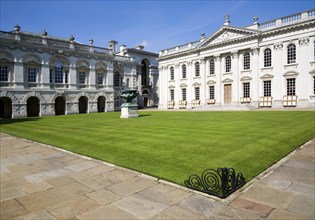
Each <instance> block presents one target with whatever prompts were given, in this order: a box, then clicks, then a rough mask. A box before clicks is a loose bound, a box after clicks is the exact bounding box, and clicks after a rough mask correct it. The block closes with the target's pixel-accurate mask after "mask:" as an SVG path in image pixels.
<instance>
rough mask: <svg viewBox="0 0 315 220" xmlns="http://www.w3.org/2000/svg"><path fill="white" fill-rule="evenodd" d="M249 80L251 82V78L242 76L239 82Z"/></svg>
mask: <svg viewBox="0 0 315 220" xmlns="http://www.w3.org/2000/svg"><path fill="white" fill-rule="evenodd" d="M249 80H252V77H249V76H243V77H242V78H241V79H240V81H249Z"/></svg>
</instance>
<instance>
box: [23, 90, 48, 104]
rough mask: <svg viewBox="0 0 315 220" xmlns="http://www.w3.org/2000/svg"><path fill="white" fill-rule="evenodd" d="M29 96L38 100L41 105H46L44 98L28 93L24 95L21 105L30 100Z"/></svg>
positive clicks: (35, 93)
mask: <svg viewBox="0 0 315 220" xmlns="http://www.w3.org/2000/svg"><path fill="white" fill-rule="evenodd" d="M31 96H35V97H37V98H38V99H39V101H40V102H41V103H46V101H45V99H44V97H43V96H42V95H41V94H40V93H39V92H34V91H33V92H28V93H26V94H25V95H24V97H23V99H22V100H21V104H26V102H27V99H28V98H30V97H31Z"/></svg>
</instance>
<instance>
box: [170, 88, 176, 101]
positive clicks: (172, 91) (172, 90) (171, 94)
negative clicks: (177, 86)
mask: <svg viewBox="0 0 315 220" xmlns="http://www.w3.org/2000/svg"><path fill="white" fill-rule="evenodd" d="M170 96H171V101H174V97H175V94H174V89H171V90H170Z"/></svg>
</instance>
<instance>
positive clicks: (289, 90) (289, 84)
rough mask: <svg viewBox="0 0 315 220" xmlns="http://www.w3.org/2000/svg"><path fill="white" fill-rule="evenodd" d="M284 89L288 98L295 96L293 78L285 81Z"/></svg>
mask: <svg viewBox="0 0 315 220" xmlns="http://www.w3.org/2000/svg"><path fill="white" fill-rule="evenodd" d="M286 89H287V95H288V96H293V95H296V79H295V78H289V79H287V80H286Z"/></svg>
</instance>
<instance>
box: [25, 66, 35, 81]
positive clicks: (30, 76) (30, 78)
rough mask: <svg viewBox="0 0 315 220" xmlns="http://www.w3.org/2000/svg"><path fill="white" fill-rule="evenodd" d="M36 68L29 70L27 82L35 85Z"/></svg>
mask: <svg viewBox="0 0 315 220" xmlns="http://www.w3.org/2000/svg"><path fill="white" fill-rule="evenodd" d="M36 70H37V69H36V68H28V76H27V80H28V82H32V83H35V82H36V72H37V71H36Z"/></svg>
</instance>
